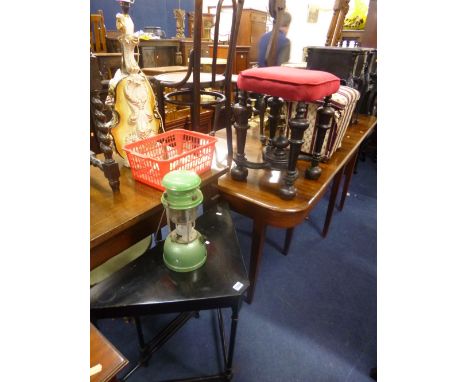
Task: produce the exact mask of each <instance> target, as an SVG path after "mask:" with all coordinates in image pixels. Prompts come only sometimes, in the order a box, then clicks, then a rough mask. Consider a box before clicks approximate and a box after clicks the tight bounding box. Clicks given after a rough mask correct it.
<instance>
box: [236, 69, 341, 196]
mask: <svg viewBox="0 0 468 382" xmlns="http://www.w3.org/2000/svg"><path fill="white" fill-rule="evenodd" d="M339 87H340V79H339V78H338V77H336V76H334V75H333V74H331V73H327V72H322V71H318V70H307V69H300V68H290V67H285V66H272V67H266V68H253V69H247V70H244V71H242V72H241V73H240V74H239V76H238V78H237V88H238V89H239V102H238V103H236V104H235V105H234V109H233V111H234V118H235V123H234V127H235V129H236V138H237V152H236V153H235V155H234V158H233V159H234V162H235V163H236V166H235V167H234V168H233V169H232V170H231V177H232V178H233V179H235V180H245V179H246V178H247V175H248V170H247V168H252V169H259V168H271V169H275V170H287V171H286V173H285V175H284V176H283V179H282V184H281V188H280V191H279V192H280V196H281V197H282V198H283V199H292V198H294V197H295V196H296V192H297V190H296V188H295V187H294V182H295V181H296V179H297V176H298V172H297V169H296V164H297V160H298V157H299V152H300V148H301V145H302V143H303V137H304V131H305V130H306V129H307V128H308V126H309V122H308V120H307V118H306V112H307V104H306V103H307V102H313V101H317V100H321V99H324V104H323V105H322V106H321V107H320V108H319V109H317V118H316V122H315V127H316V129H317V135H316V140H315V142H314V146H313V147H314V149H313V151H312V156H311V165H310V167H309V168H308V169H307V171H306V174H305V175H306V178H308V179H318V178H319V176H320V173H321V169H320V167H319V162H320V159H321V154H320V153H321V151H322V145H323V140H324V138H325V134H326V132H327V130H328V129H329V128H330V126H331V122H332V118H333V115H334V109H333V107H332V105H331V103H330V100H331V95H332V94H333V93H335V92H336V91H338V89H339ZM246 92H255V93H260V94H267V95H270V96H271V97H270V98H269V99H268V105H269V106H270V115H269V116H268V120H269V125H270V126H269V129H270V133H269V139H266V142H265V143H266V145H265V147H264V151H263V160H264V162H263V163H253V162H249V161H248V160H247V158H246V156H245V152H244V149H245V141H246V135H247V129H248V128H249V126H248V119H249V109H248V108H247V106H246ZM284 100H286V101H297V107H296V114H295V117H294V118H293V119H291V120H290V121H289V130H290V134H289V138H288V137H287V136H286V134H285V127H284V126H280V127H279V126H278V125H279V121H280V111H281V109H282V105H283V103H284ZM278 127H279V131H278V134H277V130H278ZM288 146H289V147H288Z"/></svg>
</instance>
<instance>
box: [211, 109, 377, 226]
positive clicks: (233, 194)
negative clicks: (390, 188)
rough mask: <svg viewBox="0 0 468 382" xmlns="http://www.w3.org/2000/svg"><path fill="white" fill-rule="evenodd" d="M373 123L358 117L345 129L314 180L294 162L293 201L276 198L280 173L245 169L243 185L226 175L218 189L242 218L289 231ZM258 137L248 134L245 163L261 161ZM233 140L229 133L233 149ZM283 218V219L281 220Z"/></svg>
mask: <svg viewBox="0 0 468 382" xmlns="http://www.w3.org/2000/svg"><path fill="white" fill-rule="evenodd" d="M376 122H377V118H376V117H373V116H367V115H360V116H359V121H358V123H357V124H353V125H350V127H349V128H348V130H347V132H346V134H345V136H344V138H343V141H342V145H341V148H339V149H338V150H337V151H336V152H335V153H334V154H333V156H332V157H331V159H330V160H329V161H328V162H327V163H321V164H320V167H321V168H322V175H321V176H320V178H319V179H318V180H308V179H305V178H304V172H305V169H306V168H307V167H308V166H309V164H310V162H306V161H298V164H297V167H298V170H299V177H298V179H297V180H296V182H295V186H296V188H297V190H298V191H297V195H296V197H295V198H294V199H293V200H284V199H281V198H280V196H279V194H278V189H279V180H280V179H281V175H282V174H281V172H280V171H270V170H252V169H249V175H248V177H247V181H246V182H239V181H235V180H233V179H231V176H230V175H229V174H226V175H224V176H222V177H221V178H220V179H219V181H218V189H219V191H220V192H221V194H222V195H223V196H224V197H226V198H227V199H228V200H229V202H231V201H236V200H237V203H236V204H239V205H240V206H241V208H243V211H240V212H242V213H243V214H244V213H245V214H246V215H247V216H251V217H253V216H256V217H257V218H259V216H258V215H257V214H258V213H259V211H261V212H263V213H267V214H269V216H268V220H269V221H268V223H269V224H271V225H275V226H278V227H292V226H294V225H296V224H299V223H300V222H301V221H302V220H303V219H304V218H305V216H307V214H308V213H309V211H310V210H311V209H312V207H313V206H314V205H315V204H316V203H317V202H318V201H319V200H320V198H321V196H322V195H323V194H324V193H325V191H326V188H327V186H328V185H329V184H330V182H331V181H332V179H333V177H334V176H335V174H336V173H337V171H338V170H339V169H340V168H341V167H342V166H343V165H344V164H345V163H346V162H347V161H348V160H349V159H350V158H351V156H352V155H353V154H354V153H355V152H356V150H357V149H358V148H359V145H360V144H361V143H362V141H363V140H364V138H365V137H366V136H367V135H368V134H370V132H371V131H372V129H373V127H374V126H375V125H376ZM217 136H219V137H220V138H224V136H225V133H223V132H222V131H220V132H218V133H217ZM258 136H259V131H258V129H249V130H248V135H247V143H246V147H245V152H246V156H247V159H248V160H250V161H253V162H261V161H262V153H261V143H260V140H259V138H258ZM235 137H236V133H235V131H233V140H234V147H235ZM234 152H235V151H234ZM285 214H286V215H287V217H288V218H287V219H285V216H286V215H285Z"/></svg>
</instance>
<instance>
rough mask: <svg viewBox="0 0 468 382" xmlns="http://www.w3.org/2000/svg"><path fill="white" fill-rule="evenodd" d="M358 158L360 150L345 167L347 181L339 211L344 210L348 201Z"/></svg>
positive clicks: (344, 185) (342, 192)
mask: <svg viewBox="0 0 468 382" xmlns="http://www.w3.org/2000/svg"><path fill="white" fill-rule="evenodd" d="M358 157H359V150H356V153H355V154H354V156H353V157H352V158H351V159H350V161H349V162H348V163H347V164H346V166H345V170H344V173H345V181H344V184H343V190H342V191H341V199H340V204H339V206H338V210H339V211H341V210H343V207H344V204H345V201H346V195H347V193H348V189H349V184H350V183H351V178H352V177H353V172H354V167H355V166H356V163H357V158H358Z"/></svg>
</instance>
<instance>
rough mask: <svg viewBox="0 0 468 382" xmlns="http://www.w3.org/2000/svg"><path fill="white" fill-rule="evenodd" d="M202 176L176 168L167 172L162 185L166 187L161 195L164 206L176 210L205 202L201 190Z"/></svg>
mask: <svg viewBox="0 0 468 382" xmlns="http://www.w3.org/2000/svg"><path fill="white" fill-rule="evenodd" d="M200 184H201V178H200V177H199V176H198V175H197V174H196V173H194V172H193V171H186V170H176V171H171V172H169V173H167V174H166V175H165V176H164V178H163V180H162V185H163V186H164V188H165V189H166V191H165V192H163V195H162V197H161V202H162V203H163V205H164V207H166V208H167V207H170V208H172V209H174V210H186V209H188V208H193V207H196V206H198V205H199V204H200V203H201V202H203V194H202V192H201V191H200V190H199V188H198V187H199V186H200Z"/></svg>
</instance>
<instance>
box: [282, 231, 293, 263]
mask: <svg viewBox="0 0 468 382" xmlns="http://www.w3.org/2000/svg"><path fill="white" fill-rule="evenodd" d="M293 234H294V227H291V228H288V229H287V230H286V236H285V238H284V246H283V255H284V256H287V255H288V253H289V247H290V246H291V241H292V238H293Z"/></svg>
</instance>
